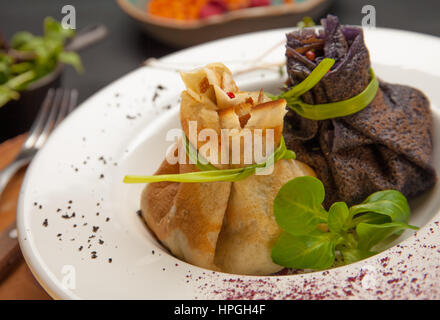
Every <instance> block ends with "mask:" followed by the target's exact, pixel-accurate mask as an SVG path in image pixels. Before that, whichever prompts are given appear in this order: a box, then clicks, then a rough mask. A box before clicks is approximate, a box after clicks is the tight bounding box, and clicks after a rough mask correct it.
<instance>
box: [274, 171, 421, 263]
mask: <svg viewBox="0 0 440 320" xmlns="http://www.w3.org/2000/svg"><path fill="white" fill-rule="evenodd" d="M324 197H325V191H324V186H323V184H322V182H321V181H320V180H318V179H316V178H313V177H308V176H305V177H298V178H295V179H293V180H291V181H289V182H287V183H286V184H285V185H284V186H282V187H281V189H280V190H279V192H278V194H277V196H276V198H275V200H274V204H273V209H274V216H275V219H276V221H277V223H278V225H279V226H280V227H281V229H282V230H283V231H282V233H281V235H280V237H279V238H278V240H277V241H276V243H275V245H274V246H273V248H272V259H273V261H274V262H275V263H276V264H279V265H281V266H284V267H288V268H295V269H314V270H322V269H326V268H330V267H332V266H334V265H345V264H349V263H352V262H355V261H358V260H361V259H364V258H367V257H370V256H372V255H374V254H376V253H378V248H379V247H380V245H382V244H384V243H386V242H387V241H389V240H391V239H393V237H395V236H397V235H400V234H401V233H402V232H403V231H404V230H405V229H415V230H416V229H418V228H417V227H414V226H411V225H408V220H409V216H410V213H411V211H410V208H409V205H408V202H407V200H406V198H405V196H404V195H403V194H402V193H400V192H399V191H395V190H386V191H379V192H376V193H373V194H372V195H370V196H369V197H368V198H367V199H366V200H365V201H364V202H362V203H361V204H359V205H355V206H352V207H351V208H348V207H347V205H346V204H345V203H343V202H336V203H334V204H333V205H332V206H331V208H330V210H329V211H328V212H327V210H325V209H324V208H323V207H322V202H323V201H324Z"/></svg>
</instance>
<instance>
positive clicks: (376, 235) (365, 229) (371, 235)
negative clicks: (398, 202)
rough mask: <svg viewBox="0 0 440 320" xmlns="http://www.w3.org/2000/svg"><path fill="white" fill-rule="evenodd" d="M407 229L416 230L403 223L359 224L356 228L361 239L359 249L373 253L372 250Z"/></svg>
mask: <svg viewBox="0 0 440 320" xmlns="http://www.w3.org/2000/svg"><path fill="white" fill-rule="evenodd" d="M405 229H415V230H417V229H418V228H417V227H413V226H410V225H408V224H406V223H401V222H389V223H384V224H369V223H359V224H358V225H357V227H356V233H357V235H358V238H359V246H358V248H359V249H360V250H362V251H371V249H372V248H373V247H374V246H375V245H377V244H379V243H380V242H382V241H383V240H385V239H386V238H389V237H391V236H393V235H395V234H398V233H401V232H402V231H403V230H405Z"/></svg>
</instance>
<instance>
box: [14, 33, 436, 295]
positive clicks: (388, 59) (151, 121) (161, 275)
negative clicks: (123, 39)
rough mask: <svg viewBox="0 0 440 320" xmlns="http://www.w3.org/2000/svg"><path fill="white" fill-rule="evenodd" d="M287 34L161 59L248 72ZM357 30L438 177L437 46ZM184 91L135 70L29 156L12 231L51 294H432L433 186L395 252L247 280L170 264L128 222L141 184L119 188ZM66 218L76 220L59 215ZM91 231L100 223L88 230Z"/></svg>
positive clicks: (147, 168) (260, 83)
mask: <svg viewBox="0 0 440 320" xmlns="http://www.w3.org/2000/svg"><path fill="white" fill-rule="evenodd" d="M288 31H289V30H286V29H282V30H275V31H268V32H261V33H254V34H247V35H242V36H237V37H233V38H229V39H225V40H220V41H216V42H212V43H208V44H205V45H201V46H198V47H194V48H190V49H187V50H184V51H181V52H178V53H176V54H173V55H170V56H168V57H166V58H164V59H162V61H161V62H162V63H164V64H165V65H170V64H173V63H174V64H177V65H180V66H181V67H182V66H185V67H189V68H192V67H195V66H200V65H203V64H206V63H209V62H213V61H222V62H224V63H226V64H227V65H228V66H229V67H230V68H231V69H232V70H233V71H234V70H235V71H237V70H239V69H243V68H245V67H246V65H245V63H244V61H251V60H253V59H255V58H256V57H258V56H260V55H261V54H262V53H263V52H264V51H266V50H267V49H269V48H271V47H272V46H273V45H274V44H277V43H279V42H280V41H282V40H283V39H284V34H285V33H286V32H288ZM365 34H366V42H367V45H368V47H369V49H370V53H371V59H372V61H373V66H374V69H375V71H376V74H377V75H378V76H380V77H381V78H382V79H384V80H387V81H390V82H397V83H402V84H408V85H412V86H414V87H417V88H420V89H422V90H423V91H424V93H425V94H426V95H427V96H428V97H429V99H430V100H431V103H432V108H433V112H434V116H435V165H436V168H437V170H438V172H440V154H439V153H440V148H439V141H440V135H439V128H440V112H439V110H438V109H437V107H436V106H440V91H439V90H438V85H439V83H440V62H439V61H438V57H437V55H438V52H440V40H439V39H438V38H435V37H431V36H426V35H420V34H415V33H409V32H403V31H396V30H386V29H376V30H366V31H365ZM283 51H284V49H283V47H282V46H279V47H278V48H277V49H276V50H274V51H273V52H272V53H271V54H269V55H268V56H267V57H266V58H265V60H264V61H265V62H268V63H273V62H279V61H281V60H282V59H283V56H284V52H283ZM191 63H193V65H190V64H191ZM236 79H237V82H238V84H239V85H240V86H241V87H242V88H243V89H245V90H249V89H260V88H261V87H263V88H264V89H265V90H267V91H271V90H272V91H274V90H275V89H276V88H277V87H280V85H281V83H282V81H283V80H284V79H283V78H280V75H279V73H278V72H277V70H272V71H271V70H266V71H255V72H252V73H247V74H241V75H239V76H237V77H236ZM158 85H162V86H164V87H165V88H164V89H162V90H161V89H159V88H158V87H157V86H158ZM182 89H183V84H182V83H181V81H180V78H179V75H178V73H177V72H176V71H173V70H165V69H162V68H153V67H142V68H140V69H138V70H136V71H134V72H132V73H130V74H129V75H127V76H125V77H123V78H122V79H120V80H118V81H116V82H115V83H113V84H111V85H110V86H108V87H107V88H105V89H103V90H102V91H100V92H99V93H97V94H96V95H94V96H93V97H92V98H90V99H89V100H87V102H85V103H84V104H83V105H82V106H80V107H79V108H78V109H77V110H76V111H75V112H74V113H73V114H72V115H71V116H69V117H68V119H66V121H64V123H62V125H61V126H60V127H59V128H58V129H57V130H56V131H55V132H54V133H53V135H52V136H51V137H50V139H49V141H48V142H47V144H46V145H45V147H44V148H43V150H41V151H40V152H39V153H38V155H37V157H36V159H35V160H34V161H33V163H32V165H31V166H30V168H29V169H28V172H27V175H26V178H25V181H24V183H23V187H22V190H21V194H20V201H19V208H18V228H19V238H20V245H21V248H22V250H23V254H24V256H25V258H26V261H27V262H28V264H29V266H30V268H31V269H32V271H33V273H34V274H35V276H36V277H37V279H38V280H39V281H40V283H41V284H42V286H43V287H44V288H45V289H46V290H47V291H48V292H49V294H50V295H51V296H53V297H54V298H61V299H71V298H83V299H115V298H122V299H129V298H134V299H204V298H207V299H223V298H255V299H261V298H263V299H264V298H276V299H278V298H291V299H293V298H302V299H322V298H327V299H332V298H344V299H345V298H383V299H390V298H431V299H434V298H436V299H438V298H440V285H439V283H440V270H439V265H440V263H439V262H440V246H438V247H437V245H438V244H439V243H440V228H439V220H440V214H439V208H440V190H439V188H438V185H437V186H436V187H435V188H434V189H433V190H431V191H430V192H428V193H427V194H425V195H424V196H423V197H422V198H420V199H417V200H416V201H413V202H412V203H411V205H412V207H413V215H412V219H411V223H412V224H415V225H419V226H422V228H421V230H420V231H418V232H417V233H412V232H410V233H407V234H405V235H404V236H403V237H402V238H400V239H399V240H401V241H402V240H403V242H401V243H400V244H399V245H397V246H393V247H392V248H391V249H389V250H387V251H385V252H382V253H381V254H379V255H377V256H374V257H371V258H369V259H367V260H364V261H361V262H359V263H356V264H352V265H349V266H345V267H341V268H336V269H333V270H329V271H324V272H314V273H309V274H303V275H292V276H277V277H245V276H234V275H229V274H222V273H217V272H212V271H207V270H204V269H201V268H197V267H194V266H192V265H189V264H187V263H185V262H182V261H180V260H178V259H176V258H174V257H172V256H170V255H169V254H168V253H167V252H166V251H165V250H164V249H163V248H162V247H161V246H160V245H159V244H158V243H157V241H156V240H155V239H154V237H153V236H152V235H151V234H150V233H149V231H148V230H147V229H146V227H145V225H144V224H143V223H142V222H141V220H140V219H139V217H138V216H137V214H136V211H137V210H138V209H139V196H140V192H141V189H142V188H143V186H142V185H124V184H123V183H122V182H121V181H122V178H123V176H124V175H125V174H128V173H130V174H151V173H153V172H154V171H155V169H156V168H157V167H158V165H159V163H160V162H161V161H162V159H163V157H164V153H165V150H166V149H167V147H168V146H169V145H170V142H166V141H165V134H166V132H167V130H168V129H169V128H177V127H178V126H179V122H178V116H177V115H178V98H179V94H180V91H181V90H182ZM153 100H154V102H153ZM70 201H72V203H69V202H70ZM69 207H70V209H69ZM58 209H61V210H60V211H59V210H58ZM57 211H59V212H57ZM73 212H75V216H74V217H71V218H63V217H62V215H65V214H68V215H69V216H71V215H72V214H73ZM97 213H99V215H97ZM45 219H47V222H48V225H47V226H46V227H45V226H43V222H44V221H45ZM85 224H86V225H85ZM75 225H76V227H75ZM94 226H96V227H99V229H95V231H96V232H94V231H93V227H94ZM90 237H91V238H90ZM405 238H406V239H405ZM100 240H102V241H103V242H102V241H101V243H100ZM89 246H90V247H89ZM80 247H82V250H81V251H79V248H80ZM93 252H96V256H97V257H95V258H94V259H93V258H92V256H93ZM110 258H111V259H112V261H111V263H110V262H109V259H110Z"/></svg>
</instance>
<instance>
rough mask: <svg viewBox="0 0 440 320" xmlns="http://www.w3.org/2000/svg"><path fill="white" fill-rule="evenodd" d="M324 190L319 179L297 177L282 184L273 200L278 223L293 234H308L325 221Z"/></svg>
mask: <svg viewBox="0 0 440 320" xmlns="http://www.w3.org/2000/svg"><path fill="white" fill-rule="evenodd" d="M324 197H325V192H324V186H323V185H322V183H321V181H319V180H318V179H316V178H313V177H298V178H295V179H293V180H290V181H289V182H287V183H286V184H284V185H283V186H282V187H281V189H280V190H279V191H278V194H277V196H276V198H275V200H274V203H273V208H274V216H275V220H276V221H277V223H278V225H279V226H280V227H281V228H282V229H283V230H285V231H286V232H287V233H290V234H293V235H301V234H308V233H310V232H311V231H313V230H316V225H317V224H319V223H322V222H327V212H326V211H325V210H324V208H323V207H322V202H323V201H324Z"/></svg>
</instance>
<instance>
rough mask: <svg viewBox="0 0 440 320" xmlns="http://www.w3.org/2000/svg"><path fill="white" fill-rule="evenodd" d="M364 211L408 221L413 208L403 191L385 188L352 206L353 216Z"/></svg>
mask: <svg viewBox="0 0 440 320" xmlns="http://www.w3.org/2000/svg"><path fill="white" fill-rule="evenodd" d="M363 212H375V213H379V214H383V215H386V216H389V217H390V218H391V221H396V222H403V223H407V222H408V219H409V216H410V214H411V209H410V208H409V205H408V201H407V200H406V198H405V196H404V195H403V194H402V193H400V192H399V191H396V190H385V191H379V192H375V193H373V194H371V195H370V196H369V197H368V198H367V199H365V201H364V202H362V203H361V204H358V205H355V206H352V207H351V208H350V213H351V214H352V215H353V216H355V215H357V214H359V213H363Z"/></svg>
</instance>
